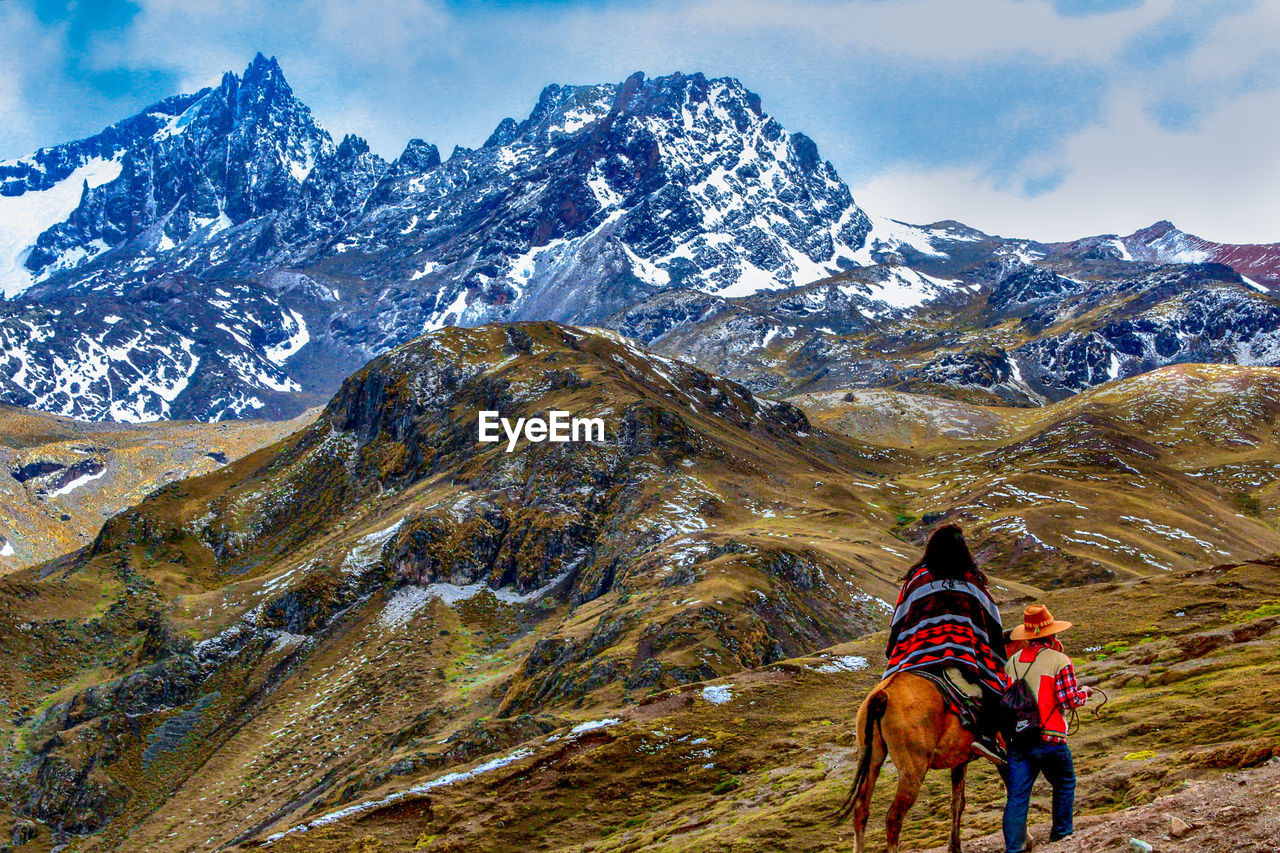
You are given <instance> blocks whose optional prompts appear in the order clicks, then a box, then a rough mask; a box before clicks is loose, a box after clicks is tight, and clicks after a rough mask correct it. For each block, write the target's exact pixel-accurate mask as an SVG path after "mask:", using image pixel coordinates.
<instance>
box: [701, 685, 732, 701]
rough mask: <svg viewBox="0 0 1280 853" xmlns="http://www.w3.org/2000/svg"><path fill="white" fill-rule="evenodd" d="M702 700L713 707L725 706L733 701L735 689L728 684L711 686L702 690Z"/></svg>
mask: <svg viewBox="0 0 1280 853" xmlns="http://www.w3.org/2000/svg"><path fill="white" fill-rule="evenodd" d="M702 698H703V699H705V700H707V701H708V702H710V703H711V704H712V705H723V704H724V703H726V702H728V701H730V700H732V699H733V688H732V687H730V686H729V685H728V684H709V685H707V686H706V687H704V688H702Z"/></svg>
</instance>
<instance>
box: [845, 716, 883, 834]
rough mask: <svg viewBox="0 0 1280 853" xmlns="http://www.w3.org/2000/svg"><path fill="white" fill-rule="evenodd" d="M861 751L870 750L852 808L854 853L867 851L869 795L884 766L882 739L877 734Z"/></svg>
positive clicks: (874, 787)
mask: <svg viewBox="0 0 1280 853" xmlns="http://www.w3.org/2000/svg"><path fill="white" fill-rule="evenodd" d="M862 748H863V749H869V750H871V764H870V766H869V767H868V768H867V778H866V781H865V782H863V783H862V789H861V790H860V791H858V799H857V801H856V802H855V803H854V806H853V837H854V850H855V851H856V853H864V851H865V850H866V849H867V819H868V818H870V817H871V794H872V793H873V792H874V791H875V789H876V780H877V779H879V778H880V768H881V767H882V766H883V765H884V759H885V756H886V755H888V752H887V751H886V749H885V745H884V738H882V737H881V736H880V735H879V734H878V733H877V734H876V735H875V736H874V737H872V738H871V740H870V741H869V742H868V743H866V744H865V745H863V747H862Z"/></svg>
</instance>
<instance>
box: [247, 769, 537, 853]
mask: <svg viewBox="0 0 1280 853" xmlns="http://www.w3.org/2000/svg"><path fill="white" fill-rule="evenodd" d="M532 754H533V750H532V749H529V748H528V747H521V748H520V749H517V750H516V751H515V752H512V753H509V754H507V755H504V756H502V757H500V758H494V759H491V760H489V761H486V762H485V763H484V764H481V765H479V766H478V767H473V768H472V769H470V770H459V771H455V772H453V773H446V774H444V775H443V776H437V777H436V778H435V779H432V780H430V781H428V782H423V783H421V784H419V785H414V786H413V787H412V788H408V789H406V790H404V791H397V792H396V793H394V794H388V795H387V796H385V797H382V798H381V799H377V800H366V801H365V802H363V803H356V804H355V805H353V806H347V807H346V808H345V809H338V810H337V811H332V812H329V813H328V814H324V815H321V816H320V817H318V818H316V819H315V820H310V821H307V822H306V823H300V824H298V825H297V826H294V827H290V828H289V829H286V830H285V831H283V832H277V833H275V834H274V835H269V836H267V838H266V843H267V844H274V843H275V842H277V841H279V840H280V839H281V838H284V837H285V836H286V835H290V834H292V833H295V832H306V831H307V830H309V829H314V828H316V827H320V826H328V825H329V824H331V823H337V822H338V821H340V820H342V819H343V818H348V817H354V816H355V815H359V814H364V813H365V812H368V811H373V810H374V809H380V808H382V807H384V806H389V805H393V804H394V803H398V802H400V801H401V800H404V799H407V798H409V797H416V796H418V795H420V794H425V793H426V792H427V791H430V790H433V789H435V788H443V787H446V786H448V785H453V784H455V783H457V782H464V781H466V780H467V779H473V778H475V777H476V776H479V775H481V774H483V773H488V772H490V771H493V770H497V769H499V768H502V767H506V766H507V765H508V764H514V763H515V762H517V761H519V760H520V759H522V758H527V757H528V756H530V755H532Z"/></svg>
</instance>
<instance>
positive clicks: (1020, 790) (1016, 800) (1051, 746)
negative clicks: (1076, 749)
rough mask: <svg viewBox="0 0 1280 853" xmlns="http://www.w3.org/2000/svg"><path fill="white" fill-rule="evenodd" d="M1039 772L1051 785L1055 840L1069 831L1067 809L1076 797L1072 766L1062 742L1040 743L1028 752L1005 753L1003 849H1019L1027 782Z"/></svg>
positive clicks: (1011, 852)
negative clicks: (1006, 796)
mask: <svg viewBox="0 0 1280 853" xmlns="http://www.w3.org/2000/svg"><path fill="white" fill-rule="evenodd" d="M1041 773H1043V774H1044V778H1045V779H1046V780H1048V782H1049V784H1050V785H1052V786H1053V826H1052V828H1051V829H1050V830H1049V838H1050V840H1052V841H1057V840H1058V839H1059V838H1062V837H1063V836H1065V835H1070V834H1071V833H1072V831H1073V829H1072V826H1071V811H1072V808H1073V806H1074V805H1075V799H1076V769H1075V766H1074V765H1073V764H1072V762H1071V750H1070V749H1068V748H1067V745H1066V744H1065V743H1042V744H1040V745H1039V746H1037V747H1035V748H1033V749H1032V750H1031V751H1030V752H1010V753H1009V799H1008V801H1007V802H1006V803H1005V805H1004V849H1005V853H1022V850H1023V848H1024V847H1026V844H1027V811H1028V810H1029V809H1030V808H1031V786H1032V785H1034V784H1035V781H1036V777H1037V776H1039V775H1040V774H1041Z"/></svg>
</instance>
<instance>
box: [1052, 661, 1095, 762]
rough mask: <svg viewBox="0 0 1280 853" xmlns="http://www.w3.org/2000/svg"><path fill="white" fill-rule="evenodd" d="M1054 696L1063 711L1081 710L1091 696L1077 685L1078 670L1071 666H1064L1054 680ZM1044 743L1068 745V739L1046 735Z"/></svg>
mask: <svg viewBox="0 0 1280 853" xmlns="http://www.w3.org/2000/svg"><path fill="white" fill-rule="evenodd" d="M1053 695H1054V696H1056V697H1057V698H1058V707H1060V708H1061V709H1062V710H1063V711H1069V710H1071V709H1072V708H1079V707H1081V706H1082V705H1084V703H1086V702H1088V701H1089V695H1088V694H1087V693H1085V692H1084V691H1083V690H1081V689H1080V685H1079V684H1078V683H1076V668H1075V667H1074V666H1073V665H1071V664H1067V665H1066V666H1064V667H1063V668H1062V670H1061V671H1060V672H1059V673H1058V677H1057V678H1055V679H1054V680H1053ZM1044 742H1045V743H1066V742H1067V739H1066V738H1064V737H1058V736H1057V735H1051V734H1048V733H1046V734H1045V735H1044Z"/></svg>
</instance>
